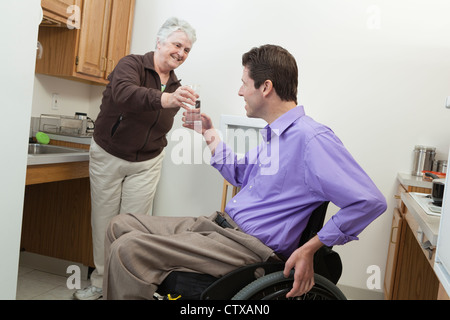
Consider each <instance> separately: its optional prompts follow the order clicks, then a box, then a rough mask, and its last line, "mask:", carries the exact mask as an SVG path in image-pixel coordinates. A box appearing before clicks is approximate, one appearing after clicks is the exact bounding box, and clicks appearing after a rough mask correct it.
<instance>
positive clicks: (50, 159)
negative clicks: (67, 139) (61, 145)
mask: <svg viewBox="0 0 450 320" xmlns="http://www.w3.org/2000/svg"><path fill="white" fill-rule="evenodd" d="M80 161H89V152H88V151H87V150H85V151H80V152H79V153H57V154H39V155H33V154H29V155H28V161H27V165H29V166H33V165H39V164H54V163H64V162H80Z"/></svg>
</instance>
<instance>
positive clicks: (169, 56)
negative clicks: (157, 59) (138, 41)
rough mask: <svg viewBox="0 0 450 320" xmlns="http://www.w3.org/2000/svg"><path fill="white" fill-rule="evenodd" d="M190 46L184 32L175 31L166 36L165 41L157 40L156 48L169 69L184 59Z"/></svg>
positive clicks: (181, 62) (175, 66)
mask: <svg viewBox="0 0 450 320" xmlns="http://www.w3.org/2000/svg"><path fill="white" fill-rule="evenodd" d="M191 47H192V44H191V41H190V40H189V38H188V36H187V35H186V33H184V32H183V31H175V32H173V33H172V34H171V35H170V36H169V37H167V39H166V41H164V42H160V41H158V47H157V49H158V50H159V51H160V52H161V55H162V56H163V58H164V62H163V63H164V64H165V66H166V67H167V68H168V69H170V70H174V69H176V68H178V67H179V66H181V65H182V64H183V62H184V61H186V59H187V57H188V55H189V52H190V51H191Z"/></svg>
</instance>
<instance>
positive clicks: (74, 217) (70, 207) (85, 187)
mask: <svg viewBox="0 0 450 320" xmlns="http://www.w3.org/2000/svg"><path fill="white" fill-rule="evenodd" d="M50 144H53V145H58V146H63V147H71V148H81V149H85V150H89V147H90V145H89V144H79V143H72V142H66V141H58V140H52V141H51V143H50ZM26 181H27V182H26V186H25V197H24V209H23V219H22V238H21V250H22V251H27V252H31V253H36V254H40V255H44V256H49V257H53V258H58V259H63V260H68V261H72V262H78V263H81V264H83V265H85V266H90V267H94V259H93V249H92V228H91V194H90V181H89V161H84V162H68V163H56V164H47V165H33V166H28V168H27V180H26Z"/></svg>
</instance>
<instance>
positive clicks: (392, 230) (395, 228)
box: [391, 227, 398, 244]
mask: <svg viewBox="0 0 450 320" xmlns="http://www.w3.org/2000/svg"><path fill="white" fill-rule="evenodd" d="M394 230H398V227H392V228H391V243H392V244H397V241H392V236H393V235H394Z"/></svg>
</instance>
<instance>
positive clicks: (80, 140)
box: [47, 133, 92, 145]
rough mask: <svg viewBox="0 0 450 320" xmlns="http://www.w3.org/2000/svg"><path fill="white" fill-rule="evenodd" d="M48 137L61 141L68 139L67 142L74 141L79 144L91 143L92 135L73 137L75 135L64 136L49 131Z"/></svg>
mask: <svg viewBox="0 0 450 320" xmlns="http://www.w3.org/2000/svg"><path fill="white" fill-rule="evenodd" d="M47 135H48V137H49V138H50V140H51V139H53V140H59V141H66V142H74V143H79V144H88V145H90V144H91V139H92V137H91V136H86V137H73V136H63V135H60V134H52V133H47Z"/></svg>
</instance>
